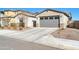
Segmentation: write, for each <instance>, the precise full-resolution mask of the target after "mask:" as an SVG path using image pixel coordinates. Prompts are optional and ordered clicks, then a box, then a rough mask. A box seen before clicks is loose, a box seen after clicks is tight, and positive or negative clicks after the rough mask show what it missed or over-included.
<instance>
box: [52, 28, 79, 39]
mask: <svg viewBox="0 0 79 59" xmlns="http://www.w3.org/2000/svg"><path fill="white" fill-rule="evenodd" d="M52 35H53V36H54V37H57V38H64V39H71V40H79V29H72V28H66V29H65V30H57V31H55V32H53V33H52Z"/></svg>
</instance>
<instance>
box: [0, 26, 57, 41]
mask: <svg viewBox="0 0 79 59" xmlns="http://www.w3.org/2000/svg"><path fill="white" fill-rule="evenodd" d="M56 30H57V28H33V29H28V30H24V31H12V30H2V31H0V35H3V36H7V37H10V38H14V39H21V40H25V41H31V42H32V41H36V40H40V39H41V38H42V37H43V36H46V35H48V34H50V33H51V32H54V31H56Z"/></svg>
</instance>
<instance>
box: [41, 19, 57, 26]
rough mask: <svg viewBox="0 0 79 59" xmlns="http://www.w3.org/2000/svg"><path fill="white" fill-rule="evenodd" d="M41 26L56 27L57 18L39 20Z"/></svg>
mask: <svg viewBox="0 0 79 59" xmlns="http://www.w3.org/2000/svg"><path fill="white" fill-rule="evenodd" d="M40 26H41V27H58V19H53V20H51V19H50V20H40Z"/></svg>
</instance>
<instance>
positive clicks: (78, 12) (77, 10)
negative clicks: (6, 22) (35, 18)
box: [0, 8, 79, 20]
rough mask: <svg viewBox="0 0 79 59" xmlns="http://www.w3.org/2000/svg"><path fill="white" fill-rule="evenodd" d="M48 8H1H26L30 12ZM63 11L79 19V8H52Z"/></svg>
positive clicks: (74, 18) (73, 18)
mask: <svg viewBox="0 0 79 59" xmlns="http://www.w3.org/2000/svg"><path fill="white" fill-rule="evenodd" d="M45 9H47V8H0V10H1V11H2V10H25V11H29V12H33V13H35V12H41V11H43V10H45ZM50 9H54V10H58V11H62V12H68V13H71V14H72V20H79V8H50Z"/></svg>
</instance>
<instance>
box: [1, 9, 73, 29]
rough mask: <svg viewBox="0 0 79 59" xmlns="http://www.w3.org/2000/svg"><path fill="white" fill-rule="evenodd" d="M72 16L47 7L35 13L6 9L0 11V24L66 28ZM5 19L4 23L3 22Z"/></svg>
mask: <svg viewBox="0 0 79 59" xmlns="http://www.w3.org/2000/svg"><path fill="white" fill-rule="evenodd" d="M1 15H2V16H1ZM70 20H71V17H70V16H69V15H68V14H67V13H65V12H61V11H56V10H51V9H47V10H44V11H42V12H40V13H37V14H33V13H30V12H27V11H21V10H17V11H11V10H5V11H3V12H0V25H1V26H2V25H4V26H5V25H7V26H12V25H13V24H16V27H17V28H18V27H20V26H21V27H24V28H26V27H62V26H63V28H66V27H67V25H68V22H69V21H70ZM2 21H4V23H3V22H2Z"/></svg>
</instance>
